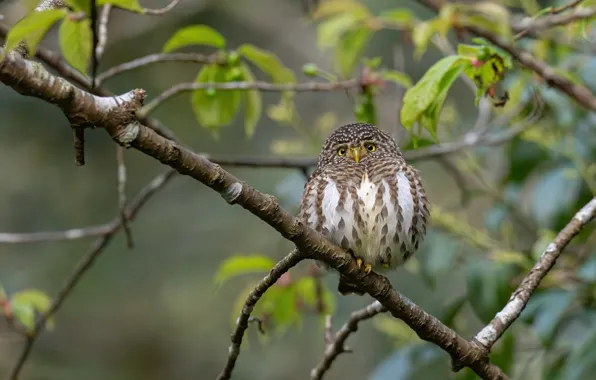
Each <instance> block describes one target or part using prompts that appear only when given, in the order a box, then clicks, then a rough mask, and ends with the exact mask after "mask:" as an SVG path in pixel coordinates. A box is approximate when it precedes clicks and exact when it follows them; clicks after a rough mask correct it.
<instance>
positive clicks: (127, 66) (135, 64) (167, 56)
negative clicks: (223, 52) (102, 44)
mask: <svg viewBox="0 0 596 380" xmlns="http://www.w3.org/2000/svg"><path fill="white" fill-rule="evenodd" d="M160 62H187V63H199V64H210V63H218V64H224V63H225V61H224V60H223V59H222V58H221V56H220V55H218V54H198V53H157V54H150V55H147V56H145V57H140V58H136V59H133V60H132V61H129V62H125V63H121V64H119V65H116V66H113V67H111V68H109V69H108V70H106V71H104V72H103V73H101V74H99V75H98V76H97V83H98V85H99V84H101V83H103V82H104V81H106V80H108V79H110V78H112V77H114V76H116V75H119V74H122V73H124V72H126V71H130V70H134V69H138V68H139V67H143V66H148V65H151V64H153V63H160Z"/></svg>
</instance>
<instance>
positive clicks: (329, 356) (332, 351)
mask: <svg viewBox="0 0 596 380" xmlns="http://www.w3.org/2000/svg"><path fill="white" fill-rule="evenodd" d="M386 311H387V309H386V308H385V307H384V306H383V305H381V303H380V302H379V301H375V302H373V303H371V304H370V305H368V306H367V307H365V308H364V309H361V310H358V311H355V312H353V313H352V314H351V315H350V318H349V319H348V321H347V322H346V323H345V324H344V325H343V326H342V327H341V328H340V329H339V330H338V331H337V334H335V337H332V336H331V334H330V333H329V332H328V331H327V328H326V330H325V331H326V334H325V343H326V345H325V352H324V354H323V360H321V362H320V363H319V364H318V365H317V366H316V367H315V368H313V370H312V371H311V372H310V378H311V380H320V379H322V378H323V375H324V374H325V372H327V370H329V368H331V365H332V364H333V362H334V361H335V359H337V357H338V356H339V355H340V354H342V353H344V352H351V350H350V349H349V348H347V347H346V346H345V344H346V340H347V339H348V337H349V336H350V334H352V333H353V332H356V331H357V330H358V323H360V322H362V321H364V320H367V319H370V318H372V317H374V316H375V315H377V314H379V313H384V312H386ZM328 323H329V330H331V317H330V316H329V317H328Z"/></svg>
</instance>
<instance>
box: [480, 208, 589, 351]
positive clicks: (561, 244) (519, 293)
mask: <svg viewBox="0 0 596 380" xmlns="http://www.w3.org/2000/svg"><path fill="white" fill-rule="evenodd" d="M594 216H596V198H593V199H592V200H591V201H590V202H588V204H586V205H585V206H584V207H583V208H582V209H581V210H580V211H578V212H577V214H575V216H574V217H573V218H572V219H571V221H570V222H569V223H568V224H567V225H566V226H565V228H563V229H562V230H561V231H560V232H559V233H558V234H557V237H556V238H555V240H554V241H553V242H552V243H550V244H549V245H548V246H547V247H546V250H545V251H544V252H543V253H542V255H541V256H540V259H539V260H538V261H537V262H536V264H534V267H533V268H532V269H531V270H530V273H528V275H527V276H526V278H524V280H523V281H522V282H521V284H520V285H519V287H518V288H517V289H516V290H515V292H513V294H512V295H511V298H510V299H509V302H508V303H507V305H505V307H504V308H503V310H501V311H500V312H499V313H497V315H496V316H495V318H494V319H493V320H492V321H491V322H490V323H489V324H488V325H487V326H486V327H484V328H483V329H482V330H481V331H480V332H479V333H478V334H476V336H475V337H474V341H475V342H477V343H478V344H481V345H482V346H483V347H485V348H486V349H487V350H490V349H491V347H492V346H493V344H495V342H496V341H497V340H498V339H499V338H500V337H501V335H503V333H504V332H505V330H507V328H508V327H509V326H511V324H512V323H513V322H515V320H516V319H517V318H518V317H519V316H520V314H521V312H522V311H523V309H524V308H525V307H526V304H527V303H528V301H529V299H530V296H531V295H532V293H533V292H534V290H536V288H538V285H540V281H542V279H543V278H544V277H545V276H546V275H547V274H548V272H549V271H550V270H551V268H552V267H553V266H554V265H555V262H556V261H557V258H558V257H559V256H560V255H561V252H562V251H563V249H564V248H565V247H566V246H567V244H569V242H570V241H571V239H573V238H574V237H575V236H576V235H577V234H578V233H579V232H580V231H581V230H582V229H583V228H584V226H585V225H586V224H587V223H588V222H589V221H591V220H592V219H593V218H594Z"/></svg>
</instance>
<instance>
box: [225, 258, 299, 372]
mask: <svg viewBox="0 0 596 380" xmlns="http://www.w3.org/2000/svg"><path fill="white" fill-rule="evenodd" d="M303 259H304V256H301V255H300V252H299V251H298V250H297V249H294V250H293V251H292V252H291V253H290V254H288V255H287V256H286V257H284V258H283V259H281V260H280V261H279V262H278V263H277V264H275V266H274V267H273V269H271V272H269V274H268V275H267V276H266V277H265V278H264V279H263V280H262V281H261V282H259V284H258V285H257V286H256V287H255V288H254V289H253V290H252V291H251V292H250V294H249V295H248V297H247V298H246V302H245V303H244V306H243V307H242V311H241V313H240V317H238V321H237V322H236V328H235V329H234V332H233V333H232V345H231V346H230V350H229V355H228V361H227V362H226V365H225V366H224V368H223V370H222V371H221V373H220V374H219V376H218V377H217V380H227V379H229V378H230V376H232V370H233V369H234V365H235V364H236V359H237V358H238V355H239V354H240V345H241V344H242V337H243V336H244V332H245V331H246V329H247V328H248V322H249V320H250V314H251V313H252V310H253V308H254V307H255V305H256V304H257V302H258V301H259V299H261V297H262V296H263V294H265V292H266V291H267V289H269V288H270V287H271V286H273V284H275V282H276V281H277V280H278V279H279V278H280V277H281V276H282V275H283V274H284V273H286V272H287V271H288V270H290V268H292V267H294V266H295V265H296V264H298V263H299V262H300V261H301V260H303Z"/></svg>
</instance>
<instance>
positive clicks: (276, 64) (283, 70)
mask: <svg viewBox="0 0 596 380" xmlns="http://www.w3.org/2000/svg"><path fill="white" fill-rule="evenodd" d="M238 53H240V54H241V55H242V56H243V57H244V58H246V59H248V60H249V61H250V62H252V63H253V64H254V65H255V66H257V67H258V68H259V69H260V70H261V71H263V72H264V73H266V74H267V75H269V76H270V77H271V80H272V81H273V82H274V83H296V76H295V75H294V72H293V71H292V70H290V69H288V68H287V67H286V66H284V64H283V63H281V61H280V60H279V58H277V56H276V55H275V54H273V53H272V52H270V51H268V50H264V49H260V48H258V47H256V46H254V45H251V44H243V45H241V46H240V47H239V48H238Z"/></svg>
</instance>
